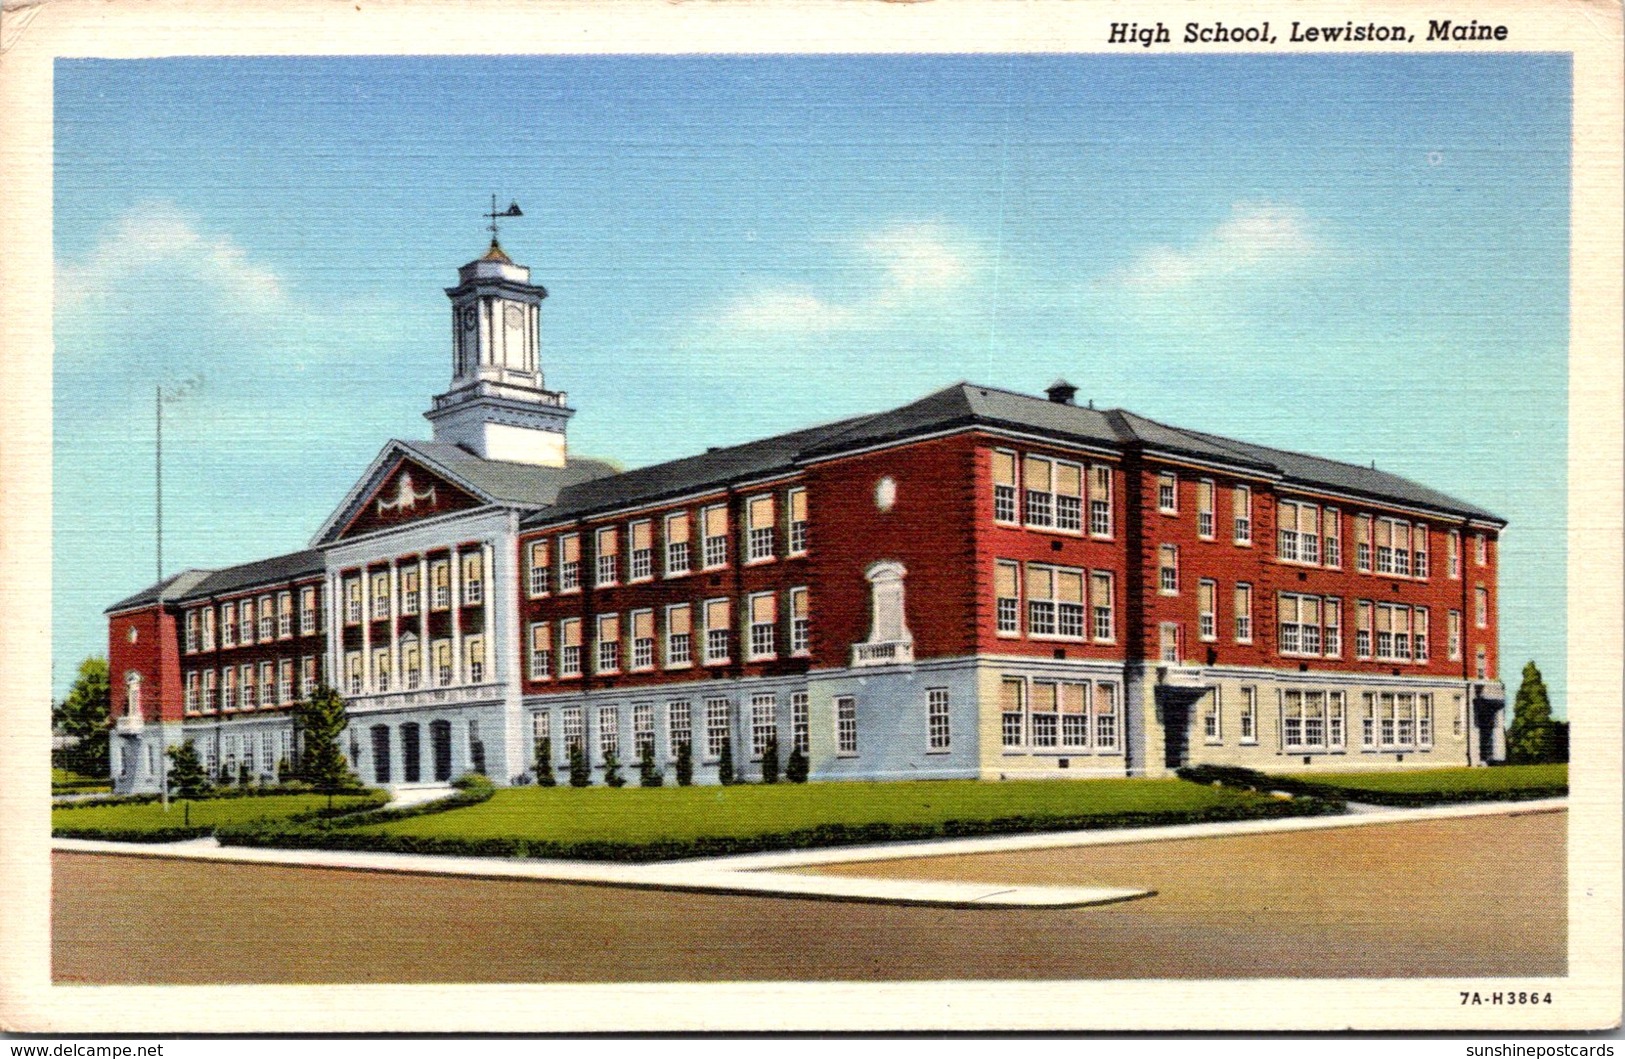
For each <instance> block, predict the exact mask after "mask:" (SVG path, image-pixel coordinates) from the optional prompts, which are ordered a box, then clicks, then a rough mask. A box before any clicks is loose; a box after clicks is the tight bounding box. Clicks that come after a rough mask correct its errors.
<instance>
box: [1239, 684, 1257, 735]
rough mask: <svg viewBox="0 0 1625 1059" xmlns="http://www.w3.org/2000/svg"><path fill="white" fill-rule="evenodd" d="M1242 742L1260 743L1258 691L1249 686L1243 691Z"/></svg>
mask: <svg viewBox="0 0 1625 1059" xmlns="http://www.w3.org/2000/svg"><path fill="white" fill-rule="evenodd" d="M1240 722H1241V732H1240V737H1241V742H1242V743H1244V744H1247V745H1253V744H1256V743H1257V742H1258V689H1257V688H1255V687H1252V686H1251V685H1248V686H1247V687H1244V688H1242V689H1241V717H1240Z"/></svg>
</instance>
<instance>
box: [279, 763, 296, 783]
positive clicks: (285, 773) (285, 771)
mask: <svg viewBox="0 0 1625 1059" xmlns="http://www.w3.org/2000/svg"><path fill="white" fill-rule="evenodd" d="M291 775H293V766H292V765H290V764H289V763H288V759H287V758H286V757H279V758H277V759H276V781H277V782H278V783H286V782H288V777H289V776H291Z"/></svg>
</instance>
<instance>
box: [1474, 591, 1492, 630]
mask: <svg viewBox="0 0 1625 1059" xmlns="http://www.w3.org/2000/svg"><path fill="white" fill-rule="evenodd" d="M1473 624H1474V625H1475V626H1477V627H1478V628H1480V629H1487V628H1489V625H1490V590H1489V589H1487V588H1485V587H1484V586H1483V585H1477V586H1475V587H1474V588H1473Z"/></svg>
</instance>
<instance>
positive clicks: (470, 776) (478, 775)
mask: <svg viewBox="0 0 1625 1059" xmlns="http://www.w3.org/2000/svg"><path fill="white" fill-rule="evenodd" d="M451 785H452V786H453V787H455V788H457V789H458V790H460V791H494V790H496V784H494V783H492V782H491V778H490V777H489V776H487V775H485V773H483V772H465V773H463V774H462V775H461V776H458V777H457V778H456V779H454V780H452V781H451ZM486 797H490V795H489V794H487V795H486ZM481 801H484V799H483V798H482V799H481Z"/></svg>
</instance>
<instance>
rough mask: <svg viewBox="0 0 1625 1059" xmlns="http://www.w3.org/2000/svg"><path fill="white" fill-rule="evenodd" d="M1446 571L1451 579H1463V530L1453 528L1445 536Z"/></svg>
mask: <svg viewBox="0 0 1625 1059" xmlns="http://www.w3.org/2000/svg"><path fill="white" fill-rule="evenodd" d="M1444 561H1445V573H1446V574H1448V575H1449V577H1450V580H1452V581H1459V580H1461V531H1460V530H1451V531H1450V532H1449V533H1447V534H1445V538H1444Z"/></svg>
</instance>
